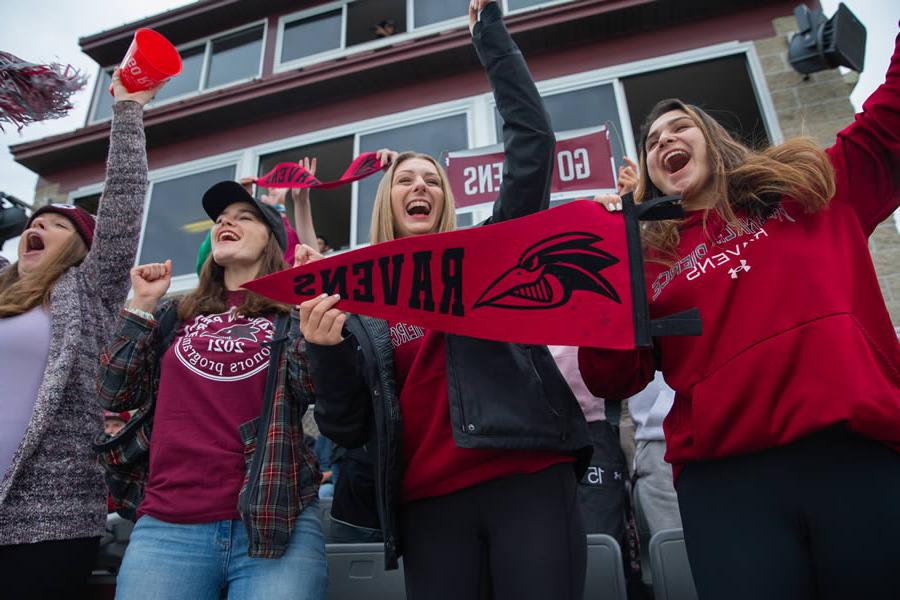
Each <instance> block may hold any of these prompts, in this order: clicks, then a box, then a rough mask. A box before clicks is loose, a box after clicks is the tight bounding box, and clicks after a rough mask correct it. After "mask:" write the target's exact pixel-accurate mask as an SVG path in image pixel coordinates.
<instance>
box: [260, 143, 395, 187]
mask: <svg viewBox="0 0 900 600" xmlns="http://www.w3.org/2000/svg"><path fill="white" fill-rule="evenodd" d="M382 169H383V167H382V166H381V162H380V161H379V160H378V156H377V154H376V153H375V152H363V153H362V154H360V155H359V156H357V157H356V158H355V159H353V162H352V163H350V166H349V167H347V170H346V171H344V174H343V175H341V178H340V179H335V180H334V181H319V180H318V179H316V176H315V175H313V174H312V173H310V172H309V171H307V170H306V169H304V168H303V167H301V166H300V165H298V164H296V163H287V162H285V163H278V164H277V165H275V168H274V169H272V170H271V171H269V172H268V173H266V174H265V175H263V176H262V177H257V178H256V185H258V186H261V187H267V188H322V189H326V190H327V189H331V188H336V187H341V186H342V185H347V184H348V183H352V182H354V181H357V180H359V179H363V178H365V177H368V176H369V175H374V174H375V173H378V172H379V171H381V170H382Z"/></svg>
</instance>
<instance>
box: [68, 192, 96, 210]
mask: <svg viewBox="0 0 900 600" xmlns="http://www.w3.org/2000/svg"><path fill="white" fill-rule="evenodd" d="M72 204H74V205H75V206H80V207H81V208H83V209H84V210H86V211H88V212H89V213H91V214H92V215H96V214H97V207H98V206H99V205H100V194H99V193H98V194H90V195H88V196H81V197H80V198H73V199H72Z"/></svg>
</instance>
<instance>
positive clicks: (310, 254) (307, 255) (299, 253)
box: [294, 244, 325, 267]
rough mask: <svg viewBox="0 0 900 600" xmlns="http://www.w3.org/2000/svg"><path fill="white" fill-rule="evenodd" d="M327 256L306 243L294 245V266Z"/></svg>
mask: <svg viewBox="0 0 900 600" xmlns="http://www.w3.org/2000/svg"><path fill="white" fill-rule="evenodd" d="M323 258H325V257H324V256H322V255H321V254H319V252H318V251H317V250H314V249H313V248H312V247H310V246H307V245H306V244H297V245H296V246H294V266H295V267H299V266H300V265H305V264H307V263H311V262H316V261H317V260H321V259H323Z"/></svg>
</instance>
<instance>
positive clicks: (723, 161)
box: [634, 99, 835, 263]
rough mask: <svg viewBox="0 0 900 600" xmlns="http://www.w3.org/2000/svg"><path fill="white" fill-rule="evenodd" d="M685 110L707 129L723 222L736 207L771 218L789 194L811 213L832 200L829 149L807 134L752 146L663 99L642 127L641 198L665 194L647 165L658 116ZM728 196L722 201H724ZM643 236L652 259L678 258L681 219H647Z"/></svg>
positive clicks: (676, 102) (706, 117) (637, 196)
mask: <svg viewBox="0 0 900 600" xmlns="http://www.w3.org/2000/svg"><path fill="white" fill-rule="evenodd" d="M673 110H681V111H684V112H685V113H686V114H687V115H688V116H689V117H690V119H691V120H692V121H693V122H694V124H695V125H696V126H697V127H698V128H699V129H700V131H701V132H702V133H703V137H704V139H705V140H706V147H707V155H708V157H709V166H710V171H711V178H712V186H713V191H714V194H715V197H716V198H717V199H718V200H717V202H716V205H715V208H714V210H715V211H716V213H718V215H719V216H720V217H721V218H722V220H723V221H725V222H727V223H731V224H735V223H736V222H737V216H736V212H738V211H740V212H744V213H746V214H747V215H749V216H751V217H757V218H767V217H768V216H770V215H771V214H772V212H773V211H774V210H775V209H776V208H777V206H778V204H779V203H780V202H781V199H782V197H784V196H787V197H789V198H792V199H793V200H795V201H796V202H797V203H798V204H800V205H801V206H803V208H804V209H805V210H807V211H808V212H815V211H818V210H820V209H822V208H824V207H825V206H827V205H828V202H829V200H831V197H832V196H833V195H834V192H835V184H834V168H833V167H832V166H831V162H830V161H829V160H828V156H827V155H826V154H825V152H824V151H823V150H822V149H821V148H819V147H818V146H817V145H816V144H815V143H814V142H813V141H812V140H811V139H809V138H794V139H791V140H788V141H786V142H784V143H783V144H779V145H777V146H770V147H768V148H766V149H764V150H760V151H756V150H751V149H750V148H748V147H747V146H745V145H743V144H741V143H740V142H738V141H737V140H735V139H734V138H733V137H732V136H731V134H729V133H728V131H726V130H725V128H724V127H722V126H721V125H720V124H719V123H718V121H716V120H715V119H713V118H712V117H710V116H709V115H708V114H707V113H705V112H704V111H703V110H701V109H700V108H698V107H696V106H693V105H691V104H685V103H684V102H682V101H681V100H677V99H668V100H662V101H660V102H658V103H657V104H656V106H654V107H653V109H652V110H651V111H650V114H649V115H647V118H646V119H645V120H644V124H643V126H642V127H641V145H640V148H639V150H638V151H639V155H640V172H641V174H640V178H639V180H638V186H637V190H636V191H635V194H634V196H635V199H636V201H638V202H641V201H644V200H650V199H652V198H657V197H659V196H663V195H664V194H663V193H662V192H661V191H660V190H659V188H657V187H656V186H655V185H654V184H653V182H652V181H651V180H650V174H649V171H648V169H647V145H646V144H647V136H648V135H649V133H650V127H651V126H652V125H653V123H654V121H656V119H658V118H659V117H660V116H662V115H663V114H665V113H667V112H669V111H673ZM723 200H724V201H723ZM642 233H643V235H642V239H643V242H644V247H645V251H647V252H646V253H647V255H648V257H649V258H650V259H651V260H655V261H657V262H663V263H669V262H671V261H672V260H677V258H678V255H677V251H676V249H677V247H678V242H679V234H678V223H677V222H673V221H651V222H649V223H645V224H643V232H642Z"/></svg>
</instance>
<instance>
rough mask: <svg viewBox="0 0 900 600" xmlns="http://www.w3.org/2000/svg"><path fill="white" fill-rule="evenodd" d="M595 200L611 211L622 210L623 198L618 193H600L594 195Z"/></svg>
mask: <svg viewBox="0 0 900 600" xmlns="http://www.w3.org/2000/svg"><path fill="white" fill-rule="evenodd" d="M594 202H597V203H599V204H602V205H603V206H604V207H605V208H606V210H608V211H609V212H618V211H620V210H622V198H620V197H619V196H618V195H617V194H598V195H596V196H594Z"/></svg>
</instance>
